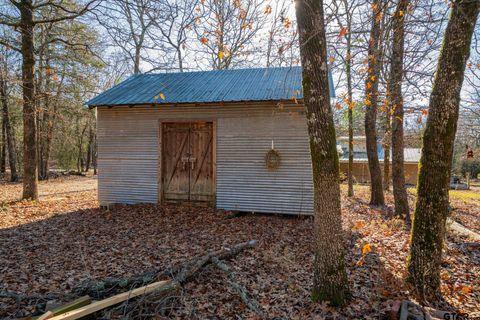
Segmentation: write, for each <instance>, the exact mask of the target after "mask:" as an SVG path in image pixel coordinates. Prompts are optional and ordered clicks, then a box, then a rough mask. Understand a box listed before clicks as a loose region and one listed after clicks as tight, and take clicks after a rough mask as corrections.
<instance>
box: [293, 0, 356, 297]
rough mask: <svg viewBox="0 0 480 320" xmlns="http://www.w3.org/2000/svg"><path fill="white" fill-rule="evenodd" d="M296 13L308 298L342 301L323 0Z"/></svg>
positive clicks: (309, 1)
mask: <svg viewBox="0 0 480 320" xmlns="http://www.w3.org/2000/svg"><path fill="white" fill-rule="evenodd" d="M296 15H297V21H298V30H299V35H300V55H301V59H302V66H303V72H302V75H303V92H304V100H305V109H306V115H307V123H308V132H309V136H310V152H311V156H312V169H313V186H314V210H315V222H314V224H315V260H314V264H313V270H314V276H313V292H312V299H313V300H314V301H330V303H332V304H333V305H343V304H344V303H345V300H346V299H347V295H348V281H347V274H346V269H345V259H344V247H343V232H342V219H341V210H340V185H339V182H340V178H339V164H338V153H337V148H336V137H335V127H334V123H333V113H332V110H331V106H330V96H329V91H328V75H327V43H326V39H325V22H324V13H323V1H317V0H304V1H299V2H297V3H296Z"/></svg>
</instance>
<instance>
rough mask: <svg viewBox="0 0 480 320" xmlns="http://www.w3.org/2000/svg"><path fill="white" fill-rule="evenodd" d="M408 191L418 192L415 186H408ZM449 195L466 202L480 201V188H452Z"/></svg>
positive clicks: (451, 197)
mask: <svg viewBox="0 0 480 320" xmlns="http://www.w3.org/2000/svg"><path fill="white" fill-rule="evenodd" d="M407 191H408V193H411V194H416V193H417V189H416V188H415V187H410V188H407ZM449 195H450V199H451V200H460V201H464V202H471V201H480V191H479V190H450V192H449Z"/></svg>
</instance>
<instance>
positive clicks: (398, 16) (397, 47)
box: [389, 0, 410, 222]
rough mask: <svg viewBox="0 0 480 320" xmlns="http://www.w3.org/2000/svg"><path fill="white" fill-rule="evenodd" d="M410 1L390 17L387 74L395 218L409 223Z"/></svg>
mask: <svg viewBox="0 0 480 320" xmlns="http://www.w3.org/2000/svg"><path fill="white" fill-rule="evenodd" d="M409 3H410V1H409V0H400V1H399V2H398V4H397V8H396V10H395V14H394V16H393V26H392V27H393V45H392V62H391V67H390V68H391V70H390V84H389V87H390V90H391V92H390V97H391V101H392V108H393V119H392V180H393V198H394V202H395V215H397V216H399V217H403V218H405V219H406V220H407V222H408V221H410V209H409V207H408V196H407V189H406V188H405V167H404V154H403V152H404V151H403V150H404V143H403V115H404V109H403V96H402V78H403V72H404V71H403V54H404V42H405V35H404V34H405V31H404V29H405V26H404V25H405V12H407V8H408V6H409Z"/></svg>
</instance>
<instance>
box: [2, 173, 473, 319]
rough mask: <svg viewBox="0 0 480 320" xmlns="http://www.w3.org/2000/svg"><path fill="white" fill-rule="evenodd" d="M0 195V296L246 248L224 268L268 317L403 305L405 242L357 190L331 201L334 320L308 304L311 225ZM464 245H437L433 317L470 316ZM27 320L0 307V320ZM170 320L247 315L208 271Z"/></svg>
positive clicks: (83, 197)
mask: <svg viewBox="0 0 480 320" xmlns="http://www.w3.org/2000/svg"><path fill="white" fill-rule="evenodd" d="M0 188H1V191H2V192H1V193H0V197H1V198H0V200H1V201H2V205H1V207H0V242H1V243H2V245H1V246H0V292H2V291H9V292H15V293H18V294H23V295H31V294H33V293H40V294H43V293H46V292H68V291H69V290H71V289H72V287H74V286H75V285H78V284H79V283H82V282H83V281H86V280H92V279H93V280H101V279H103V278H105V277H127V276H131V275H134V274H140V273H142V272H144V271H146V270H149V269H152V268H167V267H169V266H172V265H175V264H177V263H180V262H182V261H184V260H186V259H189V258H191V257H192V256H194V255H199V254H202V253H203V252H205V251H207V250H214V249H220V248H221V247H222V246H228V245H231V244H235V243H238V242H242V241H246V240H250V239H258V240H259V246H258V247H257V248H255V249H253V250H249V251H246V252H244V253H242V254H241V255H239V256H238V257H237V258H236V259H234V260H232V261H228V262H227V264H228V265H229V267H230V268H231V269H232V270H233V271H234V272H235V273H236V275H237V279H238V281H239V283H240V284H241V285H243V286H244V287H245V288H246V289H247V290H248V293H249V294H250V296H251V297H252V298H253V299H256V300H257V301H258V302H259V304H260V305H261V307H262V308H263V309H264V310H265V311H266V312H267V314H268V315H269V317H271V318H274V317H278V318H284V319H310V318H315V319H322V318H327V319H329V318H332V319H333V318H338V319H379V318H381V317H382V316H383V315H384V314H385V313H386V312H387V310H389V309H390V307H391V305H392V303H393V301H394V300H396V299H404V298H411V297H410V293H409V290H408V287H407V286H406V285H405V282H404V280H403V279H404V277H405V272H406V270H405V261H406V256H407V250H408V231H407V230H406V229H405V228H404V227H403V224H402V222H401V221H398V220H395V219H391V218H390V217H389V216H388V213H386V211H381V210H378V209H374V208H370V207H369V206H368V205H367V204H366V203H367V195H368V189H367V188H366V187H357V188H356V193H357V195H356V197H355V198H354V199H351V200H350V199H347V198H345V197H344V198H343V200H342V204H343V217H344V228H345V230H346V240H345V246H346V247H347V265H348V273H349V279H350V287H351V291H352V298H351V301H350V303H349V304H348V305H347V306H346V307H344V308H341V309H337V310H334V309H331V308H329V307H328V305H327V304H314V303H312V302H311V301H310V299H309V293H310V289H311V285H312V281H311V280H312V258H313V257H312V240H313V237H312V233H313V230H312V218H309V217H285V216H277V215H251V214H246V215H242V216H240V217H237V218H233V219H226V216H227V215H228V213H226V212H224V211H222V210H214V209H210V208H192V207H175V206H163V207H162V206H157V205H135V206H117V207H115V208H113V209H112V210H110V211H106V210H102V209H100V208H98V203H97V201H96V191H95V188H96V181H95V180H94V179H91V178H81V177H69V178H62V179H61V180H53V181H52V182H47V183H41V185H40V191H41V194H42V197H41V201H40V202H39V203H32V202H22V201H16V200H17V199H18V197H19V195H20V191H21V186H20V185H18V184H2V185H0ZM76 190H80V191H76ZM391 200H392V199H391V196H390V195H388V196H387V201H388V202H389V203H390V204H391ZM462 206H464V207H463V209H462V210H465V211H467V212H469V214H470V212H473V213H472V214H471V215H469V216H468V219H466V221H468V223H466V224H471V225H472V226H474V225H478V219H479V216H478V211H475V210H478V208H475V205H474V204H473V205H470V206H469V205H468V203H467V204H462ZM454 212H455V210H454ZM459 220H461V218H459ZM465 241H466V240H465V239H459V238H453V237H451V236H449V237H448V239H447V246H446V254H445V259H444V263H443V269H442V279H443V285H442V290H443V293H444V297H445V301H444V302H443V306H442V307H443V308H447V307H448V308H452V309H457V310H458V309H461V310H463V311H466V312H469V313H473V312H478V311H480V307H479V301H480V279H479V277H478V275H479V274H480V253H479V252H478V251H479V250H478V248H477V249H475V250H472V248H471V247H468V246H463V244H464V243H465ZM362 251H363V252H362ZM32 311H33V309H32V307H27V306H24V305H21V306H17V305H16V304H15V301H12V300H11V299H0V317H10V318H11V317H14V316H15V315H21V314H28V313H29V312H32ZM171 317H172V318H182V319H240V318H241V319H245V318H253V317H254V315H253V314H252V313H251V311H250V310H249V309H248V308H246V307H245V305H244V304H243V303H242V302H241V300H240V298H238V297H237V296H236V294H235V293H234V292H233V290H231V289H230V288H229V286H228V285H227V277H226V275H225V274H224V273H222V272H221V271H219V270H218V269H216V268H215V267H214V266H209V267H207V268H206V269H204V270H203V271H202V272H201V273H200V274H199V275H198V276H197V277H196V278H194V279H193V280H192V281H191V282H189V283H188V284H187V285H186V286H185V287H184V288H183V292H182V293H181V295H180V297H179V301H178V303H177V308H176V309H175V310H174V312H173V314H172V315H171Z"/></svg>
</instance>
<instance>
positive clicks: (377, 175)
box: [365, 0, 385, 205]
mask: <svg viewBox="0 0 480 320" xmlns="http://www.w3.org/2000/svg"><path fill="white" fill-rule="evenodd" d="M382 6H383V4H382V3H381V1H380V0H374V1H373V3H372V8H373V15H372V29H371V31H370V39H369V41H368V72H367V79H366V81H365V88H366V89H365V105H366V113H365V136H366V140H367V141H366V144H367V157H368V168H369V170H370V204H372V205H384V204H385V200H384V197H383V187H382V171H381V169H380V162H379V161H378V153H377V152H378V150H377V130H376V122H377V106H378V76H379V73H380V61H378V60H379V56H380V49H379V42H380V23H381V20H382V16H381V14H382V10H383V8H382Z"/></svg>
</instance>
